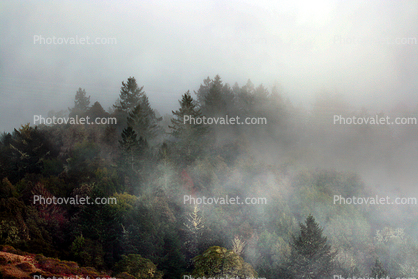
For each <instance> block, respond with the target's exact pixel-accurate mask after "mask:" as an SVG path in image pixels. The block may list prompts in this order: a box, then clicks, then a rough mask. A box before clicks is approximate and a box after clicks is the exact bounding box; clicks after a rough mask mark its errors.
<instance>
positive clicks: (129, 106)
mask: <svg viewBox="0 0 418 279" xmlns="http://www.w3.org/2000/svg"><path fill="white" fill-rule="evenodd" d="M143 88H144V87H143V86H142V87H138V84H137V83H136V79H135V78H134V77H129V78H128V80H127V82H124V81H122V87H121V89H120V95H119V99H118V101H117V102H116V104H114V105H113V107H114V108H115V109H117V110H120V111H124V112H126V113H130V112H131V111H132V110H133V109H134V108H135V106H136V105H138V104H139V102H140V100H141V98H142V97H143V95H144V92H143V91H142V89H143Z"/></svg>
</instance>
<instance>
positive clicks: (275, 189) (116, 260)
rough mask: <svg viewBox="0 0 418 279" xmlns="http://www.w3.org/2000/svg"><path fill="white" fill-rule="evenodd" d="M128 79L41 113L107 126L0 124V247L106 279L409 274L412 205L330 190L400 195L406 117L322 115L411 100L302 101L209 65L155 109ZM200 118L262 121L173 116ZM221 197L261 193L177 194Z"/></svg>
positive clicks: (417, 228)
mask: <svg viewBox="0 0 418 279" xmlns="http://www.w3.org/2000/svg"><path fill="white" fill-rule="evenodd" d="M140 83H141V82H140V80H139V79H138V80H137V79H135V78H134V77H129V78H127V80H125V81H123V82H122V85H121V88H120V92H115V96H114V99H115V100H116V102H115V103H114V105H113V106H112V107H110V108H108V109H106V110H105V109H104V108H103V107H102V105H101V104H100V102H99V101H95V102H94V103H93V100H90V97H89V96H88V92H86V90H84V89H82V88H79V89H78V90H76V89H75V90H74V91H75V93H76V94H75V98H74V104H69V106H70V108H69V109H68V110H60V108H57V111H50V112H49V113H48V117H51V118H52V117H54V116H55V117H56V118H59V117H79V118H80V117H89V118H90V119H96V118H98V117H100V118H106V119H110V118H112V119H116V120H117V121H116V123H108V124H103V125H89V124H86V123H85V124H70V123H68V124H60V125H58V124H57V125H54V124H52V125H47V124H39V125H33V124H31V123H27V124H26V123H24V124H22V125H21V127H16V128H15V129H14V131H12V132H4V133H2V134H1V136H0V183H1V186H0V216H1V217H0V220H1V221H0V244H1V247H0V248H1V249H0V250H1V251H6V250H11V249H12V250H16V251H21V253H23V252H27V253H33V254H37V255H39V256H38V257H45V258H48V259H59V260H61V261H72V262H75V263H77V264H78V265H79V266H83V267H90V268H94V269H95V270H97V271H99V272H105V273H106V274H108V275H109V276H114V277H117V278H137V279H139V278H158V279H161V278H164V279H173V278H185V279H191V278H203V277H206V278H210V277H212V278H215V277H216V278H221V277H222V278H231V277H234V278H336V277H335V276H338V278H351V277H353V276H356V277H372V278H381V277H385V278H386V276H389V277H390V278H405V277H407V278H411V277H414V278H415V277H418V270H417V269H416V266H417V264H418V221H417V218H416V217H417V211H416V209H415V208H416V206H417V205H416V204H415V205H410V204H409V205H394V204H348V203H341V202H339V203H336V202H335V196H338V197H339V198H342V197H344V198H345V199H347V198H350V197H365V198H367V197H369V198H370V197H375V196H376V195H379V196H382V197H386V196H390V197H391V198H392V199H395V198H396V197H408V192H407V191H405V190H402V189H400V190H399V191H398V192H396V191H392V190H390V189H389V187H388V185H384V183H385V181H386V182H387V183H388V184H391V183H392V184H393V183H398V184H399V186H402V185H401V184H402V183H403V182H405V183H407V182H408V181H410V180H408V179H409V178H408V177H414V175H416V174H415V173H414V172H413V165H414V159H416V156H417V153H418V145H417V142H416V138H417V134H418V133H417V131H416V130H417V129H416V127H414V126H413V125H370V124H368V125H337V124H334V122H333V121H334V116H335V115H339V116H342V117H350V116H356V117H375V115H378V116H379V117H386V116H387V115H390V116H395V115H396V116H402V117H418V107H416V108H411V109H410V108H408V107H407V106H401V105H400V106H398V107H397V108H395V109H393V110H391V111H387V112H386V111H385V112H383V111H380V112H377V113H374V112H372V111H370V110H368V109H367V108H365V107H355V106H353V105H351V104H350V103H349V102H348V101H346V100H345V99H344V98H343V97H341V95H339V94H337V93H330V92H327V91H324V92H319V93H318V94H317V97H316V99H315V102H314V103H313V104H312V106H310V107H306V106H304V105H302V104H294V103H292V102H291V101H290V100H289V98H288V97H287V96H286V93H285V92H284V90H283V88H281V87H280V86H279V85H276V86H274V87H272V88H266V87H264V86H263V85H258V86H256V85H254V84H253V83H252V82H251V81H250V80H248V82H247V83H246V84H245V85H241V86H240V85H239V84H237V83H235V84H234V85H233V86H231V85H230V84H229V83H226V82H224V81H223V80H222V79H221V77H220V76H219V75H216V76H215V77H214V78H210V77H208V78H206V79H204V80H203V82H202V83H201V84H200V85H199V86H198V89H197V90H195V91H193V90H192V91H190V90H189V91H186V92H184V93H181V92H180V93H179V98H178V99H179V103H178V108H177V110H174V111H172V113H171V114H165V115H160V114H159V112H158V111H156V110H155V109H153V108H152V106H151V103H150V101H149V99H148V95H147V93H146V88H144V87H143V86H141V84H140ZM92 103H93V104H92ZM203 116H205V117H212V118H216V117H225V116H228V117H237V116H238V117H240V118H241V119H245V118H246V117H252V118H256V119H266V123H263V124H253V125H251V124H250V125H224V124H220V123H218V124H211V125H209V124H204V123H200V124H198V123H197V122H195V123H190V122H187V121H185V118H186V119H190V117H193V118H195V119H197V118H201V117H203ZM44 117H46V115H45V116H44ZM373 181H376V182H375V183H374V182H373ZM225 196H229V197H240V198H241V200H244V199H245V198H247V197H249V198H262V199H263V200H265V201H266V202H265V203H263V204H261V203H259V204H244V203H241V204H237V203H235V204H215V203H211V204H203V203H201V204H197V203H194V204H193V203H192V202H185V200H186V197H188V198H187V199H188V200H190V198H194V199H197V198H199V197H200V198H203V197H213V198H214V199H215V198H222V197H225ZM39 197H43V198H44V199H47V198H50V199H52V198H53V197H55V198H58V197H60V198H62V199H67V200H68V199H69V198H74V199H75V198H77V199H78V200H80V198H85V199H86V198H87V197H89V198H90V200H96V199H97V198H99V200H103V198H105V200H106V201H107V200H112V201H116V202H112V203H110V202H109V203H100V204H99V203H91V204H86V203H85V204H81V203H74V202H73V203H61V204H53V203H51V204H45V203H44V204H41V203H40V202H35V200H37V201H39ZM109 198H111V199H109ZM40 255H42V256H40ZM0 263H1V257H0ZM56 274H59V271H57V272H56ZM4 278H6V277H4Z"/></svg>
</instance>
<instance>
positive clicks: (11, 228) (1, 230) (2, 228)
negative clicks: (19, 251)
mask: <svg viewBox="0 0 418 279" xmlns="http://www.w3.org/2000/svg"><path fill="white" fill-rule="evenodd" d="M21 241H22V240H21V239H20V237H19V229H18V227H17V226H16V223H15V222H13V221H6V220H2V221H1V222H0V244H9V245H14V244H18V243H19V242H21Z"/></svg>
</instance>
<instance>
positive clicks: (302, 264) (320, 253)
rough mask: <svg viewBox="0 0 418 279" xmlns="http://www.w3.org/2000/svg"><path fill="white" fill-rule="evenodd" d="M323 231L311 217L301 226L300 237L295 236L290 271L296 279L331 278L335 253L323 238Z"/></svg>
mask: <svg viewBox="0 0 418 279" xmlns="http://www.w3.org/2000/svg"><path fill="white" fill-rule="evenodd" d="M322 231H323V230H322V229H321V228H320V227H319V225H318V223H316V221H315V219H314V217H313V216H312V215H309V216H308V217H307V218H306V221H305V224H302V223H301V224H300V235H299V236H293V243H292V245H291V247H292V250H291V255H290V263H289V266H288V268H289V270H290V272H291V273H292V274H293V277H294V278H310V279H314V278H315V279H316V278H318V279H320V278H326V277H327V276H330V274H331V272H332V270H333V259H334V257H335V255H336V254H335V252H331V246H330V245H328V244H327V238H326V237H324V236H322Z"/></svg>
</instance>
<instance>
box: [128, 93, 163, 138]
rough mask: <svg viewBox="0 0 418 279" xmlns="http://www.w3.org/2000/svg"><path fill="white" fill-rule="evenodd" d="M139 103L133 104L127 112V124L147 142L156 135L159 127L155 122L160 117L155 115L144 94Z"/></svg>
mask: <svg viewBox="0 0 418 279" xmlns="http://www.w3.org/2000/svg"><path fill="white" fill-rule="evenodd" d="M141 101H142V102H141V104H138V105H136V106H135V108H134V109H133V110H132V112H130V113H129V115H128V118H127V124H128V126H129V127H132V129H133V130H134V131H135V132H136V133H137V134H138V135H139V136H140V137H142V138H143V139H145V140H147V142H149V141H152V140H154V139H155V137H156V136H157V135H158V133H159V131H160V127H159V126H158V124H157V122H158V121H160V120H161V119H160V118H157V117H156V116H155V112H154V110H153V109H151V107H150V105H149V102H148V98H147V97H146V96H145V95H144V98H142V100H141Z"/></svg>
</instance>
